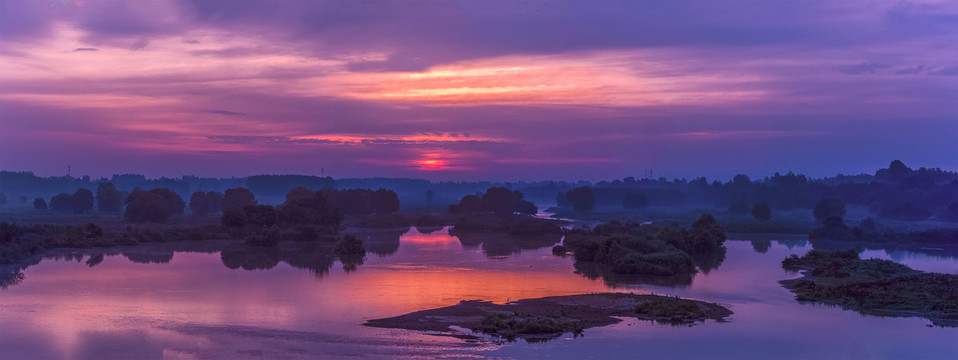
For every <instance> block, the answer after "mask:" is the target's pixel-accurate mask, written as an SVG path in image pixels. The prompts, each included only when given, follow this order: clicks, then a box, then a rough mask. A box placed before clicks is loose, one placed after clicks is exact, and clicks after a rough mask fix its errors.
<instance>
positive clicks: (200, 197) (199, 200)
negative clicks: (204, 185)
mask: <svg viewBox="0 0 958 360" xmlns="http://www.w3.org/2000/svg"><path fill="white" fill-rule="evenodd" d="M209 207H210V206H209V200H208V198H207V197H206V193H205V192H202V191H196V192H194V193H193V195H190V213H191V214H193V215H196V216H203V215H206V214H209V213H210V212H209V210H208V209H209Z"/></svg>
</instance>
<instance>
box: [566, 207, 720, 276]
mask: <svg viewBox="0 0 958 360" xmlns="http://www.w3.org/2000/svg"><path fill="white" fill-rule="evenodd" d="M725 239H726V235H725V231H724V230H723V229H722V227H721V226H720V225H719V224H718V222H716V221H715V218H714V217H712V216H711V215H708V214H704V215H702V216H701V217H700V218H699V219H698V220H696V221H695V222H694V223H693V224H692V226H691V228H690V229H688V230H686V229H680V228H677V227H661V226H651V225H646V226H642V225H639V224H636V223H625V224H623V223H619V222H611V223H606V224H602V225H598V226H596V227H595V228H593V229H592V230H581V229H578V230H570V231H568V232H567V234H566V238H565V246H566V248H568V249H569V250H571V251H572V252H573V254H574V257H575V260H576V261H577V262H578V261H582V262H588V261H592V262H596V263H598V264H603V265H608V266H610V267H611V270H612V272H613V273H616V274H642V275H659V276H672V275H677V274H691V273H695V272H696V271H697V270H696V266H697V265H698V266H699V267H703V268H711V267H717V266H718V264H719V263H721V262H722V260H724V251H725V248H724V246H723V243H724V242H725ZM713 254H715V255H719V256H710V255H713Z"/></svg>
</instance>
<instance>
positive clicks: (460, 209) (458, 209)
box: [449, 195, 486, 214]
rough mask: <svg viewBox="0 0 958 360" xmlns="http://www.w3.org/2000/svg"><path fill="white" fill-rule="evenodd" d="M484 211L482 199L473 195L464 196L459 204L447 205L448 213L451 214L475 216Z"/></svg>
mask: <svg viewBox="0 0 958 360" xmlns="http://www.w3.org/2000/svg"><path fill="white" fill-rule="evenodd" d="M484 211H486V207H485V206H484V205H483V203H482V199H481V198H480V197H478V196H475V195H466V196H463V197H462V199H460V200H459V204H452V205H449V212H451V213H453V214H477V213H481V212H484Z"/></svg>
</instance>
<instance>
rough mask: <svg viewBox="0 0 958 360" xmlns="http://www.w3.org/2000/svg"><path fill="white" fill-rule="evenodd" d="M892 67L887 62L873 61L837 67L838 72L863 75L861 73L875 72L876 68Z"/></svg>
mask: <svg viewBox="0 0 958 360" xmlns="http://www.w3.org/2000/svg"><path fill="white" fill-rule="evenodd" d="M888 67H890V65H886V64H878V63H872V62H863V63H860V64H848V65H839V66H838V67H837V69H838V72H840V73H842V74H848V75H861V74H874V73H875V71H876V70H881V69H885V68H888Z"/></svg>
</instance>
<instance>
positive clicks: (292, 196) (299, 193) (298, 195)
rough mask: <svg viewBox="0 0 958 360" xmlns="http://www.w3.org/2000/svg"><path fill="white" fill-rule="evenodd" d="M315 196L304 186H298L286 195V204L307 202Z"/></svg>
mask: <svg viewBox="0 0 958 360" xmlns="http://www.w3.org/2000/svg"><path fill="white" fill-rule="evenodd" d="M312 196H313V191H312V190H310V189H307V188H304V187H302V186H297V187H295V188H293V190H290V191H289V192H288V193H286V202H296V201H300V200H305V199H308V198H310V197H312Z"/></svg>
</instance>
